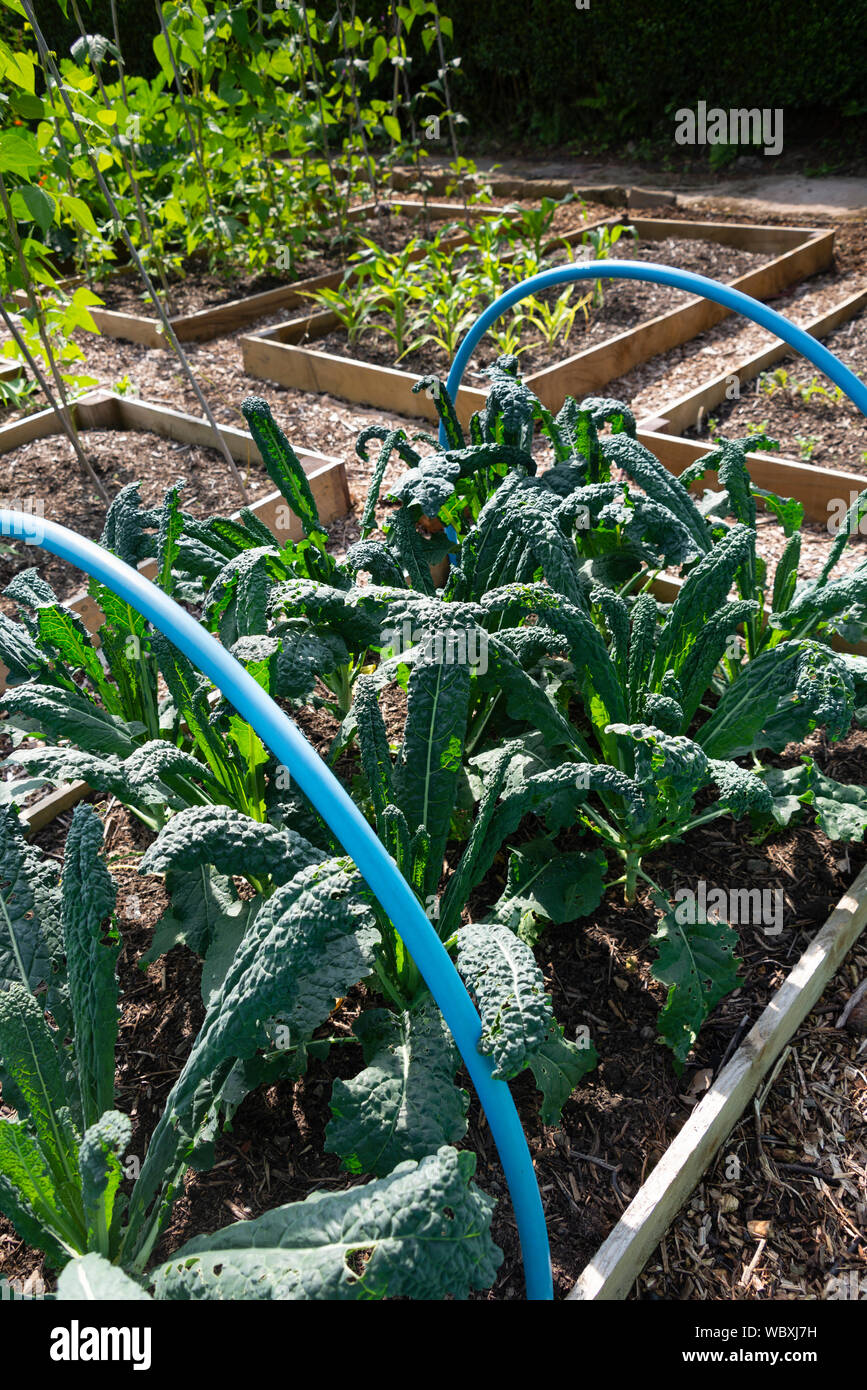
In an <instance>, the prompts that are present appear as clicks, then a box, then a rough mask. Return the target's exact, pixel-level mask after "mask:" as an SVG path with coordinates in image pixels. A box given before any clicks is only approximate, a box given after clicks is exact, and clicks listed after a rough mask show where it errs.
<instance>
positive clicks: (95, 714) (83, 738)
mask: <svg viewBox="0 0 867 1390" xmlns="http://www.w3.org/2000/svg"><path fill="white" fill-rule="evenodd" d="M3 704H4V706H5V708H6V709H7V710H8V711H9V713H10V714H19V715H23V716H24V718H26V719H34V720H35V721H36V723H37V724H38V725H39V727H40V728H41V729H43V730H44V731H45V733H47V734H50V735H51V736H52V737H54V738H66V739H69V740H70V742H72V743H74V744H75V745H76V747H78V748H82V749H84V750H85V751H86V752H88V753H99V754H110V755H113V756H115V757H118V758H126V757H128V756H129V755H130V753H133V752H135V747H136V744H135V740H134V739H132V738H131V737H130V734H129V725H128V722H127V721H126V720H125V719H121V718H118V717H117V716H116V715H113V714H109V713H108V712H107V711H106V710H104V709H102V708H101V707H100V706H99V705H97V704H94V702H93V701H92V700H88V699H87V698H86V696H84V695H74V694H73V693H72V691H70V690H58V689H57V688H56V687H55V686H51V685H36V684H31V685H23V686H19V687H18V688H17V689H15V690H8V691H7V692H6V693H5V694H4V696H3ZM139 727H141V726H139Z"/></svg>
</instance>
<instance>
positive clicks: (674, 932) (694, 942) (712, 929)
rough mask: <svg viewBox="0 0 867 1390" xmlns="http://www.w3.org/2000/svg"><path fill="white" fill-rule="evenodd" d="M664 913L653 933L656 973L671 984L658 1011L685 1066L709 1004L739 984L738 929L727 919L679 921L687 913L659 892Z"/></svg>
mask: <svg viewBox="0 0 867 1390" xmlns="http://www.w3.org/2000/svg"><path fill="white" fill-rule="evenodd" d="M651 896H652V897H653V900H654V902H655V904H656V906H657V907H658V908H659V910H660V912H661V913H662V917H661V919H660V922H659V926H658V928H657V930H656V932H655V934H654V935H653V936H652V937H651V943H652V944H653V945H654V946H656V948H657V958H656V961H655V963H654V965H653V968H652V972H651V973H652V975H653V978H654V979H655V980H659V981H660V983H661V984H664V985H668V997H667V999H666V1002H665V1005H664V1007H663V1008H662V1010H661V1011H660V1014H659V1020H658V1022H659V1033H660V1037H661V1038H662V1039H663V1041H664V1042H665V1043H666V1044H667V1045H668V1047H670V1048H671V1050H672V1052H673V1054H674V1065H675V1069H676V1070H677V1071H682V1070H683V1066H684V1063H685V1062H686V1058H687V1055H688V1053H689V1051H690V1048H691V1047H692V1046H693V1044H694V1042H695V1040H696V1038H697V1037H698V1033H699V1029H700V1028H701V1025H702V1024H703V1023H704V1021H705V1019H706V1018H707V1016H708V1014H709V1013H710V1011H711V1009H713V1008H714V1006H715V1005H716V1004H718V1003H719V1001H720V999H722V998H724V996H725V995H726V994H730V993H731V991H732V990H733V989H737V984H738V964H739V962H738V959H737V957H736V956H735V947H736V945H737V933H736V932H734V931H733V930H732V928H731V927H730V926H729V924H728V923H727V922H708V921H697V922H688V921H683V922H682V921H680V920H679V919H680V917H685V916H686V915H687V914H685V913H684V912H683V911H682V910H681V909H680V908H675V907H673V906H672V904H671V903H670V902H668V900H667V899H666V898H664V897H662V895H661V894H657V893H653V894H652V895H651Z"/></svg>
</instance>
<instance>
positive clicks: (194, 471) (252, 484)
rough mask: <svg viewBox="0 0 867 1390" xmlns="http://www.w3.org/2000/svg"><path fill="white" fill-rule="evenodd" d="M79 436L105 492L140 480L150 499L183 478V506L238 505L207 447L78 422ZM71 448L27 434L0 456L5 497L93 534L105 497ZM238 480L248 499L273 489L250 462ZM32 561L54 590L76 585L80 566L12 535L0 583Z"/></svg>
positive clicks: (223, 468)
mask: <svg viewBox="0 0 867 1390" xmlns="http://www.w3.org/2000/svg"><path fill="white" fill-rule="evenodd" d="M80 437H81V441H82V444H83V446H84V450H85V453H86V454H87V457H88V458H89V460H90V462H91V464H92V465H93V468H94V471H95V472H96V475H97V477H98V478H99V479H100V481H101V482H102V483H103V485H104V487H105V489H106V491H107V492H108V494H109V496H110V497H114V496H115V494H116V493H118V492H119V491H120V489H121V488H122V487H124V486H126V484H127V483H132V482H141V499H142V503H143V504H144V505H145V506H154V505H156V504H158V503H159V502H161V501H162V498H163V494H164V492H165V489H166V488H167V487H169V486H172V485H173V484H174V483H176V482H177V481H178V479H179V478H183V479H185V480H186V487H185V489H184V492H183V506H184V508H185V509H186V510H187V511H190V512H192V513H193V514H194V515H195V516H211V515H213V514H214V513H215V512H233V511H237V510H238V507H239V506H240V505H241V498H240V495H239V493H238V490H237V487H236V485H235V482H234V479H233V478H232V475H231V473H230V472H229V470H228V467H227V465H226V461H225V459H224V458H223V456H222V454H218V453H217V452H216V451H215V450H213V449H204V448H199V447H198V446H197V445H192V444H177V443H174V442H172V441H171V440H168V439H161V438H160V437H159V436H158V435H153V434H137V433H135V434H133V433H125V432H123V431H119V430H83V431H82V432H81V436H80ZM71 452H72V451H71V449H70V447H69V444H68V443H67V441H66V438H65V437H64V436H62V435H59V436H53V437H49V438H47V439H36V440H33V441H32V443H30V444H23V445H22V446H21V447H20V448H18V449H15V450H14V451H13V452H12V453H9V454H6V455H3V456H2V457H0V468H2V471H3V488H2V491H3V495H4V502H5V501H7V500H8V504H9V505H12V504H13V502H14V503H16V504H20V505H21V507H22V508H23V509H24V510H26V511H33V510H36V511H37V515H43V516H45V517H47V518H48V519H49V520H52V521H59V522H62V523H63V525H65V526H70V527H72V528H73V530H75V531H78V532H80V533H81V534H82V535H84V536H88V537H90V538H91V539H92V540H99V537H100V535H101V534H102V528H103V522H104V520H105V511H106V507H105V503H104V502H103V501H102V500H101V498H100V497H98V496H97V495H96V493H95V492H94V490H93V488H92V486H91V485H90V483H89V482H88V481H87V480H86V479H85V478H84V477H83V476H82V474H81V472H80V471H79V468H78V464H77V462H76V460H75V458H74V457H70V455H71ZM242 476H243V475H242ZM245 481H246V487H247V491H248V494H249V496H250V499H251V500H252V501H255V500H256V498H257V497H263V496H264V495H265V494H266V493H268V492H273V491H274V486H273V484H272V483H271V481H270V479H269V478H268V475H267V474H266V472H265V470H264V468H262V467H261V466H260V465H259V464H257V463H254V464H251V466H250V469H249V472H248V473H247V475H246V480H245ZM40 508H41V511H40V510H39V509H40ZM31 565H38V566H39V570H40V573H41V574H42V576H43V578H45V579H47V580H48V582H49V584H51V586H52V587H53V588H54V590H55V592H56V593H57V595H58V596H59V597H60V598H68V597H69V596H70V595H71V594H73V593H76V592H77V591H78V590H79V589H81V588H82V585H83V578H82V574H81V571H80V570H77V569H75V568H74V567H73V566H72V565H69V564H67V563H66V561H64V560H59V559H58V558H57V557H56V556H54V555H50V554H48V553H47V552H46V551H44V550H42V549H39V548H36V547H33V546H25V545H18V544H17V543H16V544H15V545H14V546H0V589H2V588H5V586H6V585H7V584H8V583H9V581H10V579H11V578H12V576H13V575H14V574H17V573H18V572H19V571H20V570H22V569H27V568H28V567H29V566H31ZM0 609H2V610H3V611H6V612H8V613H13V612H14V605H10V603H9V601H8V600H7V599H4V598H0Z"/></svg>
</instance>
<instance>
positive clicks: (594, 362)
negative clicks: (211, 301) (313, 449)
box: [241, 217, 834, 423]
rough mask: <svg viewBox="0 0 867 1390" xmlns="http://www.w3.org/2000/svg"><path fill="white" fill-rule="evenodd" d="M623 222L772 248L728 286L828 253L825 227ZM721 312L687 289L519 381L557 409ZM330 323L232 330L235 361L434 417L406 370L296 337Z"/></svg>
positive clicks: (800, 271)
mask: <svg viewBox="0 0 867 1390" xmlns="http://www.w3.org/2000/svg"><path fill="white" fill-rule="evenodd" d="M624 220H625V219H624V218H623V217H618V218H612V219H607V223H603V224H602V225H606V224H607V225H611V224H612V223H615V222H622V221H624ZM594 225H600V224H594ZM632 225H633V226H635V229H636V231H637V232H638V234H639V236H641V237H643V238H645V239H650V240H654V239H656V240H664V239H665V238H667V237H669V236H680V237H684V238H686V237H699V236H701V237H703V238H705V239H707V240H716V241H719V242H720V243H722V244H726V245H736V246H741V247H743V248H745V249H755V250H770V251H775V252H776V251H780V250H781V248H782V254H779V255H775V256H774V258H773V259H772V260H771V261H769V262H768V263H767V264H766V265H763V266H759V267H757V268H756V269H755V270H753V271H750V272H749V273H748V274H746V275H742V276H739V277H737V278H736V279H735V280H733V281H732V282H731V283H732V284H733V285H734V286H735V287H736V288H739V289H743V290H744V291H746V292H747V293H750V294H753V295H755V296H757V297H759V298H760V297H761V296H762V295H766V296H767V295H773V294H775V293H777V292H778V290H780V289H782V288H783V287H784V286H786V285H788V284H791V283H793V282H795V281H797V280H799V279H801V278H803V277H804V276H807V275H811V274H814V273H815V272H816V271H817V270H820V269H822V268H823V266H825V265H827V264H828V263H829V262H830V260H831V257H832V255H833V248H834V233H833V231H823V230H818V229H810V228H800V227H763V226H758V227H757V226H753V225H752V224H743V223H729V222H720V223H705V222H680V221H668V220H666V219H652V218H635V219H632ZM586 230H587V228H579V229H577V230H576V231H575V232H574V233H570V234H568V235H567V236H566V237H565V238H559V239H558V240H559V241H560V242H561V243H562V242H563V241H567V242H570V243H572V244H574V243H576V242H577V241H579V240H580V238H581V237H582V236H583V234H584V232H585V231H586ZM786 248H787V249H786ZM728 312H729V311H728V310H727V309H724V308H723V306H722V305H719V304H714V303H712V302H711V301H709V300H702V299H698V298H691V299H690V300H689V302H688V303H686V304H684V305H681V306H680V307H678V308H675V309H672V310H670V311H669V312H668V313H666V314H663V315H660V316H658V317H657V318H654V319H649V320H646V321H645V322H644V323H640V324H637V325H635V326H634V327H633V328H630V329H627V330H626V331H625V332H623V333H620V334H617V335H616V336H615V337H613V338H609V339H608V340H607V341H606V342H604V343H601V344H598V345H597V346H595V347H592V348H586V349H584V351H582V352H580V353H577V354H575V355H574V356H572V357H569V358H566V359H565V360H564V361H562V362H559V363H556V364H554V365H553V366H551V367H547V368H544V369H543V370H542V371H539V372H535V373H533V374H532V375H530V376H528V377H527V378H526V382H527V385H528V386H529V387H530V388H531V390H533V391H534V392H535V393H536V395H537V396H538V397H539V399H540V400H541V401H542V404H543V405H545V406H546V407H547V408H548V409H549V410H558V409H559V408H560V406H561V405H562V403H563V400H564V398H565V397H566V396H567V395H575V396H578V397H579V398H580V397H581V396H582V395H587V394H588V393H591V392H594V391H598V390H600V389H601V388H602V387H604V386H606V385H607V383H608V382H609V381H611V380H613V379H614V378H615V377H617V376H620V375H622V374H623V372H625V371H628V370H629V369H630V368H631V367H634V366H636V365H637V364H638V363H640V362H646V361H647V360H648V359H649V358H650V357H653V356H654V355H655V354H656V353H659V352H664V351H667V350H668V349H669V348H671V347H675V346H677V345H678V344H680V343H683V342H686V341H687V340H688V339H689V338H691V337H693V336H694V335H695V334H697V333H701V332H703V331H704V330H705V329H706V328H708V327H711V326H712V325H713V324H714V323H716V322H718V321H719V320H720V319H722V318H725V317H726V315H727V314H728ZM334 323H335V320H334V318H333V317H332V316H331V315H328V314H309V315H306V316H304V317H302V318H299V319H294V320H289V321H288V322H286V323H282V324H277V325H275V327H273V328H269V329H265V330H264V331H262V332H259V333H253V334H247V335H244V336H243V337H242V338H241V350H242V353H243V359H244V370H245V371H246V372H248V373H249V374H250V375H251V376H257V377H260V378H262V379H264V380H268V381H275V382H277V383H278V384H279V385H281V386H285V387H290V388H294V389H296V390H301V391H313V392H327V393H328V394H331V395H336V396H340V397H342V398H343V399H345V400H349V401H352V402H354V403H356V404H365V405H373V406H377V407H379V408H381V409H385V410H394V411H395V412H396V413H397V414H407V415H410V416H423V417H424V418H426V419H429V420H435V419H436V418H437V416H436V410H435V409H434V405H433V401H432V400H428V401H425V400H423V399H422V398H421V397H420V396H413V395H412V384H413V383H414V381H415V380H416V379H417V378H416V376H415V375H414V374H413V373H411V372H406V371H401V370H399V369H398V368H395V367H378V366H376V365H374V364H372V363H367V362H360V361H356V360H355V359H353V358H348V357H339V356H337V355H336V354H334V353H323V352H319V351H317V350H316V349H315V348H310V347H301V346H299V339H301V338H303V337H304V336H306V335H311V334H312V335H313V336H321V335H322V334H323V333H327V332H328V331H329V329H330V328H331V327H333V326H334ZM483 395H484V393H482V392H480V391H477V390H474V389H473V388H471V387H462V388H461V391H460V392H459V398H458V402H456V405H457V408H458V414H459V416H460V417H461V419H462V421H463V422H464V423H466V421H467V420H468V419H469V416H470V415H471V414H472V412H473V410H476V409H478V408H479V402H480V400H481V399H483Z"/></svg>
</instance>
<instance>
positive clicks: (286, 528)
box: [0, 392, 352, 809]
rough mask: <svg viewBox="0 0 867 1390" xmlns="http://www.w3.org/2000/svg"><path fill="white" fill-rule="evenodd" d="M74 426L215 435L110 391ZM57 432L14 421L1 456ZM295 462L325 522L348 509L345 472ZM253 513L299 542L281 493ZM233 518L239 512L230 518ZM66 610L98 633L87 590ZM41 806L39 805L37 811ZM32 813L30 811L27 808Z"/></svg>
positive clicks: (227, 432) (0, 681)
mask: <svg viewBox="0 0 867 1390" xmlns="http://www.w3.org/2000/svg"><path fill="white" fill-rule="evenodd" d="M72 409H73V411H74V413H75V419H76V424H77V426H78V428H79V429H83V430H88V429H116V430H141V431H146V432H149V433H152V434H159V435H162V436H163V438H165V439H175V440H178V441H179V442H181V443H184V444H197V445H204V446H207V447H210V448H213V447H214V444H213V433H212V431H211V427H210V425H209V424H208V422H207V421H206V420H201V419H199V418H198V417H197V416H195V415H187V414H185V413H184V412H183V411H180V410H171V409H170V408H169V407H168V406H162V405H153V404H152V403H151V402H149V401H141V400H135V399H133V398H132V397H130V396H118V395H116V394H115V393H113V392H94V393H93V394H92V395H90V396H83V397H82V398H81V399H80V400H78V401H75V402H74V403H73V406H72ZM24 425H27V426H30V427H31V431H30V432H29V433H26V434H25V436H24V438H22V437H21V434H22V430H21V426H24ZM60 432H61V426H60V422H59V420H58V419H57V417H56V416H55V414H54V411H53V410H44V411H41V412H40V413H39V415H38V416H37V415H34V416H30V417H28V418H27V419H26V420H20V421H16V422H15V424H12V425H5V426H3V427H2V428H0V454H3V453H6V452H8V451H9V450H10V449H14V448H17V447H18V445H19V444H22V443H24V442H26V441H27V440H29V439H38V438H42V437H45V436H47V435H51V434H59V433H60ZM220 434H221V435H222V437H223V439H224V440H225V442H226V444H227V445H228V448H229V450H230V452H231V454H232V456H233V458H234V459H235V460H236V461H237V462H238V463H240V464H248V463H250V462H251V461H252V460H254V459H255V460H258V461H261V455H260V453H259V450H258V449H257V447H256V445H255V444H254V442H253V439H252V436H251V435H249V434H247V433H246V432H245V431H244V430H239V429H235V428H234V427H233V426H231V425H222V426H220ZM298 458H299V459H300V462H301V465H302V467H303V468H304V471H305V473H306V474H307V479H308V482H309V483H310V489H311V491H312V493H313V496H314V499H315V501H316V506H317V508H318V510H319V515H320V518H321V519H322V521H323V522H324V523H326V524H327V523H328V522H329V521H336V520H337V518H338V517H341V516H345V515H346V513H347V512H348V511H349V510H350V509H351V506H352V500H351V498H350V495H349V485H348V482H347V479H346V467H345V464H344V463H343V462H342V461H341V460H340V459H336V458H333V457H332V456H330V455H328V454H320V453H318V452H317V451H316V450H312V449H303V450H300V451H299V452H298ZM250 510H251V511H252V512H254V513H255V515H256V516H257V517H259V519H260V520H261V521H263V522H264V523H265V525H266V526H268V527H269V528H270V529H271V530H272V531H273V532H274V533H275V536H276V538H277V539H278V540H280V539H285V540H300V539H301V536H302V534H303V533H302V527H301V523H300V521H299V520H298V518H297V517H296V516H295V514H294V513H293V512H291V511H290V510H289V508H288V506H287V505H286V501H285V498H283V497H282V496H281V494H280V493H279V492H269V493H268V494H267V495H266V496H265V497H260V498H259V499H258V500H257V501H255V502H253V503H252V504H251V508H250ZM233 516H234V517H235V519H238V517H239V516H240V513H239V512H235V513H233ZM139 569H140V570H141V572H142V574H144V575H145V577H146V578H148V579H150V578H152V577H153V575H154V574H155V573H156V564H155V562H154V561H153V560H143V561H142V562H141V564H140V565H139ZM65 602H66V603H67V604H68V606H69V607H70V608H73V609H75V611H76V612H77V613H79V614H80V615H81V618H82V621H83V622H84V623H85V625H86V627H87V628H88V631H90V632H92V633H95V632H97V631H98V629H99V626H100V624H101V623H102V621H103V615H102V613H101V612H100V611H99V609H98V608H97V606H96V604H95V603H94V602H93V600H92V599H91V598H90V596H89V595H88V594H87V592H86V591H82V592H80V593H78V594H75V595H73V597H72V598H70V599H68V600H65ZM5 688H6V669H5V667H4V666H3V665H2V663H0V694H2V692H3V691H4V690H5ZM41 804H42V803H41V802H37V803H36V806H40V805H41ZM31 809H34V808H31Z"/></svg>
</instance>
